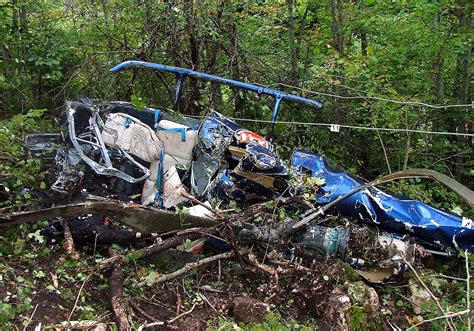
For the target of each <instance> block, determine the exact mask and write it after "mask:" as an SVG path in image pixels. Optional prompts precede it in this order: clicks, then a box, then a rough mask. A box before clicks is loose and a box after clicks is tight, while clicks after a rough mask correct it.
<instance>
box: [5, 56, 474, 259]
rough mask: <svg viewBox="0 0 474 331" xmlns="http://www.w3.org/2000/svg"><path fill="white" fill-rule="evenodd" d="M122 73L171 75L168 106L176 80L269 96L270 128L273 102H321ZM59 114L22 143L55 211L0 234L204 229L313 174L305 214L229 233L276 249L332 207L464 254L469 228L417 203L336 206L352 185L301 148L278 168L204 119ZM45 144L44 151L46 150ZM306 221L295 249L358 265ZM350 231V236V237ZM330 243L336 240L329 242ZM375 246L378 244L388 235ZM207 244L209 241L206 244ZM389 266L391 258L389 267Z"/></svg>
mask: <svg viewBox="0 0 474 331" xmlns="http://www.w3.org/2000/svg"><path fill="white" fill-rule="evenodd" d="M134 65H135V66H136V65H138V66H140V67H151V68H154V69H158V70H164V71H170V72H173V73H176V74H177V75H178V87H177V94H176V97H177V100H176V101H175V108H176V107H177V105H178V102H177V101H179V100H178V99H179V97H180V88H181V83H182V79H184V77H186V76H191V77H196V78H202V79H206V80H214V81H217V82H220V83H223V84H229V85H231V86H235V87H239V88H243V89H247V90H250V91H254V92H257V93H263V94H267V95H270V96H273V97H274V98H275V107H274V113H273V116H272V124H274V122H275V120H276V117H277V113H278V108H279V106H280V103H281V101H282V100H283V99H285V100H288V101H296V102H301V103H306V104H309V105H312V106H316V107H320V106H321V105H320V104H319V103H317V102H315V101H313V100H309V99H305V98H301V97H297V96H294V95H291V94H285V93H283V92H280V91H276V90H270V89H263V88H261V87H258V86H255V85H251V84H245V83H241V82H236V81H232V80H227V79H223V78H220V77H217V76H212V75H207V74H202V73H196V72H193V71H190V70H187V69H181V68H175V67H167V66H164V67H163V66H161V65H154V64H147V63H142V62H133V61H132V62H127V63H125V64H123V65H119V66H117V67H116V68H114V70H115V71H117V70H120V69H122V68H124V67H126V66H134ZM175 110H176V109H175ZM65 118H66V123H65V125H64V126H63V127H62V134H52V135H44V134H43V135H38V136H36V135H32V136H29V137H28V139H27V147H28V148H29V150H30V152H31V155H32V156H38V155H40V154H41V153H40V152H41V150H45V151H46V150H49V153H46V155H48V157H49V158H50V159H51V158H52V156H51V155H52V153H51V151H52V150H54V153H53V155H54V154H55V155H56V156H55V162H56V166H57V169H58V176H57V179H56V181H55V182H54V183H52V186H51V189H52V191H53V192H55V199H56V201H55V203H56V204H58V202H61V201H62V204H63V205H60V206H56V207H51V208H49V209H45V210H42V211H30V212H26V213H23V214H21V213H20V214H14V215H7V216H4V217H0V226H6V225H11V224H17V223H19V222H21V221H22V220H23V221H32V220H34V219H35V218H36V217H41V218H42V219H45V218H49V219H50V218H53V217H55V216H65V217H66V216H67V217H73V216H79V215H84V214H91V213H92V214H95V213H97V214H100V215H107V216H111V217H113V218H114V220H115V221H116V222H118V223H121V224H122V225H124V226H126V227H128V228H131V229H133V230H135V231H139V232H149V233H151V232H157V233H161V232H166V231H172V230H178V229H184V228H189V227H206V226H213V225H216V224H218V223H219V222H220V221H223V219H224V218H223V217H222V213H221V212H220V211H219V206H221V205H230V204H231V203H232V204H234V207H233V208H234V210H235V209H236V207H238V208H245V207H247V206H249V205H251V204H254V203H261V202H265V201H279V199H281V198H283V197H292V196H293V197H294V196H297V195H299V194H301V191H302V190H301V187H299V185H301V183H302V182H303V181H302V180H291V181H290V180H289V177H292V178H293V179H295V178H300V179H302V178H303V177H305V176H307V175H308V174H309V175H310V176H313V177H318V178H320V179H321V180H322V181H321V183H323V184H322V185H320V186H319V187H318V188H317V191H316V199H315V201H309V202H307V204H309V205H310V206H311V207H306V210H303V214H302V215H303V216H298V215H294V216H292V217H290V218H287V219H285V220H280V222H279V224H278V225H276V226H275V227H274V228H273V230H271V231H270V230H269V229H270V228H269V225H268V224H265V225H264V226H263V227H262V228H259V225H254V224H252V226H247V225H245V224H243V223H241V222H240V220H239V226H238V227H235V229H234V230H235V231H236V232H237V236H238V235H239V233H241V234H243V233H246V235H250V236H251V237H252V236H253V238H254V239H255V240H263V239H262V238H264V240H267V242H270V241H272V240H275V241H281V239H282V238H287V237H288V236H289V237H291V236H293V235H294V234H295V233H294V232H295V231H292V230H291V229H292V227H291V226H292V224H294V223H295V222H298V220H299V219H300V218H301V217H303V218H304V217H305V215H307V214H310V213H312V212H313V213H314V212H315V211H317V208H318V207H320V206H324V205H327V204H328V203H334V202H337V203H336V204H335V205H334V206H331V208H330V209H329V210H327V211H326V213H332V214H335V215H342V216H344V217H345V218H347V219H349V220H351V221H352V222H353V223H354V225H351V227H357V226H358V225H356V224H357V223H358V224H361V223H362V224H365V225H367V226H369V227H376V228H380V229H382V230H384V231H387V232H389V233H392V234H393V235H392V237H391V238H393V240H394V242H396V243H398V242H399V241H400V240H399V239H396V238H395V237H397V238H400V237H399V236H401V235H405V234H408V235H409V236H410V237H412V238H414V239H415V241H416V243H417V244H421V245H423V246H426V247H428V248H430V249H441V250H443V249H451V250H456V249H467V250H470V251H474V232H473V230H472V228H471V223H472V221H471V220H469V219H466V218H461V217H459V216H457V215H454V214H451V213H449V212H445V211H442V210H439V209H436V208H433V207H431V206H429V205H426V204H424V203H422V202H419V201H415V200H411V199H408V198H403V197H397V196H393V195H391V194H388V193H386V192H384V191H382V190H380V189H378V188H376V187H368V188H366V189H363V190H361V191H359V192H357V193H353V194H352V195H350V196H348V197H347V198H345V199H343V200H342V201H340V202H339V201H338V199H339V198H340V197H342V196H344V195H347V194H348V193H350V192H351V191H352V190H354V189H357V188H358V187H362V186H363V185H364V182H363V181H361V180H360V179H358V178H356V177H353V176H351V175H349V174H347V173H346V172H344V171H336V170H334V169H331V167H329V166H328V165H327V162H326V161H325V159H324V157H322V156H320V155H317V154H313V153H310V152H305V151H301V150H297V151H295V153H294V155H293V157H292V159H291V165H290V166H289V165H287V164H286V163H285V162H284V161H283V160H281V159H280V158H279V157H278V156H277V155H276V153H275V151H274V148H273V145H272V142H271V139H269V138H264V137H262V136H260V135H259V134H257V133H254V132H251V131H249V130H247V129H245V128H243V127H241V126H240V125H238V124H237V123H234V122H232V121H231V120H229V119H228V118H226V117H225V116H223V115H222V114H220V113H218V112H215V111H213V112H210V113H209V114H208V115H207V116H205V117H204V119H203V120H202V121H197V120H196V119H194V118H190V117H186V116H180V115H179V114H178V113H176V112H169V111H163V110H160V109H153V108H146V107H145V109H142V110H138V109H137V108H136V107H135V106H133V105H132V104H130V103H126V102H102V101H98V100H89V99H83V100H78V101H68V102H66V106H65ZM272 124H271V125H270V128H269V136H271V132H272V129H273V125H272ZM52 142H55V143H56V144H55V145H52ZM58 142H59V145H58ZM458 184H459V183H458ZM461 186H462V185H460V184H459V186H458V187H461ZM460 190H461V191H462V192H464V194H465V195H467V196H470V198H469V199H470V201H472V194H473V193H472V191H470V190H469V189H467V188H465V187H461V188H460ZM94 196H100V197H102V199H104V198H105V199H106V200H97V197H96V198H94V201H92V202H91V201H90V200H91V197H94ZM119 200H122V201H126V202H119ZM299 215H301V214H299ZM315 215H316V216H321V215H322V213H320V214H318V213H317V212H316V214H315ZM254 216H255V218H256V215H254ZM316 216H315V217H316ZM271 219H272V220H273V219H274V218H273V217H271ZM313 219H314V217H313V218H312V220H313ZM245 222H249V223H251V222H252V219H248V218H247V219H246V220H245ZM285 222H287V223H288V224H285ZM314 222H316V224H310V226H309V229H308V232H307V233H306V235H304V238H303V239H302V241H301V242H300V244H298V245H297V246H298V247H303V248H306V249H312V248H314V247H316V248H317V249H318V251H319V252H321V251H323V252H324V253H325V254H327V255H330V256H333V257H338V258H341V259H345V256H346V255H345V252H346V250H348V251H350V252H352V253H353V254H354V256H352V255H351V256H350V261H352V260H354V261H359V262H357V263H360V261H361V259H360V258H357V256H356V255H359V257H360V255H364V254H365V253H363V252H362V251H363V250H360V249H358V248H357V247H351V246H350V245H351V242H350V241H349V239H344V238H346V237H347V238H349V232H347V231H346V229H344V228H341V227H338V228H332V230H331V228H321V227H318V226H319V223H320V222H319V221H318V220H317V219H315V220H314V221H313V223H314ZM306 225H307V224H305V227H306ZM305 227H302V228H301V229H300V228H298V231H300V230H302V229H303V228H305ZM236 229H237V230H236ZM238 229H241V230H242V231H240V232H239V230H238ZM262 229H268V230H269V231H267V230H265V231H264V230H262ZM293 229H294V228H293ZM311 231H312V232H311ZM364 231H365V230H364ZM367 231H371V230H367ZM269 233H271V236H270V235H269ZM315 233H317V234H318V235H315ZM350 233H352V234H357V233H359V232H358V231H356V230H354V229H353V230H351V232H350ZM300 234H301V231H300ZM336 235H337V237H338V238H339V235H340V237H341V238H339V239H337V240H335V239H334V238H333V237H334V236H336ZM328 236H332V237H331V238H332V239H331V238H329V237H328ZM326 237H327V238H326ZM272 238H273V239H272ZM352 238H354V235H352ZM381 238H382V239H383V240H385V242H386V241H387V240H388V239H387V238H390V236H386V235H384V236H382V237H381ZM300 239H301V238H300ZM382 239H380V240H382ZM212 240H213V241H214V242H215V241H216V239H215V238H213V239H212ZM325 240H326V241H327V242H326V243H325ZM328 240H329V241H328ZM380 240H374V242H376V243H377V245H378V246H377V247H378V248H380V250H382V251H383V250H384V249H385V253H386V254H385V253H384V254H385V255H383V254H382V255H383V256H384V259H381V260H380V263H382V264H383V263H389V264H390V263H395V262H394V261H395V260H396V259H395V258H394V257H395V256H397V254H398V253H399V252H398V251H397V247H399V246H401V245H399V244H397V245H398V246H397V245H395V244H383V243H382V241H383V240H382V241H380ZM315 241H317V242H315ZM214 244H215V245H216V246H219V244H217V243H214ZM336 244H337V245H339V246H337V245H336ZM335 245H336V246H335ZM374 245H375V244H374ZM407 245H408V244H407ZM220 246H221V247H223V246H225V247H227V249H228V248H229V245H228V244H225V245H222V243H221V244H220ZM346 246H347V247H346ZM404 247H405V248H406V247H408V246H404ZM410 247H411V246H410ZM405 248H403V249H405ZM341 250H342V251H341ZM388 250H390V252H389V253H387V252H388ZM341 252H343V253H341ZM397 252H398V253H397ZM352 253H351V254H352ZM387 261H389V262H387ZM396 263H401V262H400V260H396ZM368 264H370V263H368Z"/></svg>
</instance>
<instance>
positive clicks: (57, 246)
mask: <svg viewBox="0 0 474 331" xmlns="http://www.w3.org/2000/svg"><path fill="white" fill-rule="evenodd" d="M46 224H47V223H46V222H42V223H38V224H34V225H25V224H23V225H20V226H16V227H13V228H9V229H8V230H3V231H2V233H0V235H1V237H2V239H1V241H0V243H1V244H0V245H1V246H2V247H1V248H2V252H3V256H2V258H1V260H0V284H1V286H0V300H1V301H0V302H1V306H0V323H1V324H2V325H3V326H4V327H6V328H8V329H24V328H26V329H34V328H35V327H37V326H38V325H41V327H42V328H48V327H50V328H52V327H61V328H66V327H74V328H84V327H85V328H86V329H91V328H96V329H101V328H103V327H104V326H107V325H108V326H112V325H114V323H115V320H114V314H113V309H112V307H111V300H110V296H111V292H112V294H113V290H111V282H110V276H111V272H113V271H110V270H109V271H106V272H101V271H98V269H97V268H95V266H97V264H98V263H100V262H101V261H103V260H104V259H105V257H104V256H106V252H107V251H104V249H102V248H100V247H99V248H97V247H96V248H93V247H83V248H78V252H79V259H73V258H72V256H71V255H70V254H68V253H66V250H65V248H64V247H63V245H61V242H55V243H52V242H51V241H50V240H48V239H47V238H46V237H44V236H43V235H42V234H41V228H42V227H44V226H45V225H46ZM174 252H175V253H176V251H174ZM8 253H10V254H8ZM203 253H209V252H205V251H204V252H203ZM94 254H95V255H94ZM201 257H202V256H201ZM195 259H196V258H195V257H194V256H192V255H189V254H182V253H181V254H172V253H170V252H165V254H161V256H158V257H151V258H148V259H144V260H137V261H131V262H129V263H126V264H125V265H124V266H123V267H122V268H121V269H122V270H123V271H124V282H123V290H124V297H125V301H126V302H127V307H128V308H127V309H128V311H127V318H128V322H129V323H130V326H131V327H132V328H133V329H137V328H139V327H140V326H142V327H143V326H146V325H147V324H148V325H149V324H150V323H155V325H156V324H158V326H155V328H158V329H176V330H178V329H186V330H202V329H206V328H207V329H209V328H210V329H238V328H243V329H256V330H262V329H274V328H279V329H301V328H310V329H314V328H316V327H318V326H319V327H325V326H326V327H336V328H339V327H342V328H344V327H349V328H351V329H365V328H381V329H390V328H391V327H392V326H393V327H400V328H406V327H409V326H412V325H416V324H418V323H423V321H424V320H427V319H430V318H436V317H438V316H442V315H445V314H446V313H447V310H448V309H449V311H450V312H451V313H453V312H456V311H462V310H461V307H463V306H465V305H466V292H465V284H466V283H465V280H464V279H463V277H465V269H464V267H465V263H464V262H465V261H464V260H463V259H456V258H454V259H453V258H450V259H445V260H439V259H437V260H434V259H433V260H431V263H428V265H426V266H425V267H424V268H423V269H418V270H417V274H418V277H417V276H415V275H414V274H413V273H411V272H406V273H405V274H403V275H402V276H400V277H398V278H397V279H396V281H394V282H390V283H387V284H371V283H368V282H364V281H363V280H362V279H361V278H360V277H359V276H358V275H357V274H356V273H354V270H353V269H352V268H350V267H349V266H348V265H346V264H344V263H342V262H340V261H338V260H332V259H326V260H317V261H316V260H309V259H308V260H300V261H299V262H298V263H296V264H293V265H292V268H286V269H285V271H283V270H284V269H283V268H278V267H277V266H274V268H273V270H277V271H278V273H276V274H275V273H272V272H273V271H272V270H266V269H265V268H259V266H262V265H259V264H258V263H257V264H255V265H254V266H252V265H249V264H246V263H242V262H239V259H238V258H232V259H226V260H221V261H215V262H212V263H210V264H207V265H206V266H202V267H199V268H195V269H192V270H191V271H189V272H187V273H185V274H184V275H181V276H180V277H176V278H174V279H170V280H169V281H167V282H164V283H159V284H156V283H155V281H156V279H157V278H158V277H159V276H160V275H163V274H166V273H169V272H172V271H175V270H177V269H179V268H181V267H182V266H183V265H184V264H185V263H187V262H191V261H193V260H195ZM267 261H268V262H267V263H269V264H270V263H271V261H270V257H269V258H268V260H267ZM255 266H257V267H255ZM423 284H424V285H423ZM425 285H426V286H427V287H428V288H429V289H430V291H431V292H432V294H433V296H434V297H436V300H437V301H438V302H439V303H440V305H441V307H442V309H443V312H441V311H440V309H439V308H438V307H437V306H436V303H435V300H434V299H433V297H431V296H430V294H429V292H427V291H426V290H424V289H423V288H422V287H423V286H425ZM345 297H349V299H350V301H351V303H349V304H348V305H347V304H343V303H344V298H345ZM467 299H468V300H469V299H470V298H469V296H467ZM445 309H446V311H445ZM466 316H467V315H466V314H461V315H460V316H457V317H455V318H453V321H452V323H453V324H455V325H456V326H457V327H462V326H464V327H465V326H466V324H465V323H466ZM78 321H79V324H76V325H75V326H74V323H76V322H78ZM445 322H446V321H445V319H443V318H441V319H439V320H436V321H435V323H438V324H434V325H433V324H431V325H430V324H429V323H426V324H422V325H421V326H420V327H421V328H422V329H423V328H430V327H441V328H442V327H444V325H445V324H444V323H445ZM151 326H153V324H152V325H151Z"/></svg>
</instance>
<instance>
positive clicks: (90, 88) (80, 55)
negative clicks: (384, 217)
mask: <svg viewBox="0 0 474 331" xmlns="http://www.w3.org/2000/svg"><path fill="white" fill-rule="evenodd" d="M473 6H474V4H473V3H472V2H471V1H468V0H413V1H410V0H400V1H391V0H377V1H375V0H364V1H361V0H352V1H347V0H346V1H343V0H328V1H321V0H299V1H297V0H286V1H285V0H275V1H264V0H248V1H193V0H182V1H163V2H162V1H151V0H88V1H84V0H66V1H59V0H49V1H26V0H3V1H2V2H0V114H1V115H0V117H1V118H2V119H3V120H7V119H9V118H11V117H12V116H13V115H15V114H27V113H28V111H29V110H31V109H36V110H37V111H36V113H34V114H36V115H38V114H39V115H41V114H43V111H39V109H47V111H45V112H44V114H43V115H42V117H41V118H42V119H45V120H47V121H48V120H49V121H50V120H52V119H55V118H58V117H59V114H60V113H61V107H62V105H63V103H64V100H65V99H72V98H76V97H79V96H88V97H92V98H101V99H105V100H126V101H130V100H131V101H132V102H135V103H145V104H146V105H149V106H152V107H162V108H166V107H170V106H171V105H172V100H173V98H174V93H175V90H174V89H175V79H176V78H175V76H173V75H168V74H163V73H159V72H156V71H152V70H146V69H141V70H129V71H127V72H124V73H120V74H113V73H111V72H110V71H109V69H110V68H111V67H112V66H114V65H116V64H118V63H120V62H122V61H124V60H130V59H136V60H142V61H150V62H157V63H163V64H169V65H174V66H179V67H185V68H190V69H194V70H198V71H202V72H207V73H211V74H215V75H221V76H224V77H228V78H233V79H237V80H241V81H246V82H251V83H255V84H261V85H264V86H269V87H272V88H276V89H281V90H284V91H287V92H291V93H297V94H299V95H303V96H306V97H310V98H313V99H315V100H318V101H321V102H322V103H323V104H324V108H323V109H322V110H316V109H311V108H309V107H303V106H300V105H294V104H289V103H287V102H283V104H282V107H281V108H280V113H279V120H282V121H299V122H316V123H336V124H340V125H349V126H358V127H360V126H362V127H379V128H392V129H411V130H420V131H442V132H457V133H465V132H471V133H472V128H473V118H474V116H473V114H474V113H473V107H472V91H473V89H472V70H473V66H472V49H473V25H474V23H473V22H474V20H473V18H472V9H473ZM184 92H185V93H184V96H183V98H182V102H181V105H180V109H181V111H182V112H183V113H187V114H194V115H198V114H200V115H204V114H206V113H207V112H208V111H209V110H210V109H215V110H217V111H220V112H222V113H224V114H226V115H228V116H233V117H239V118H249V119H262V120H269V119H270V117H271V111H272V106H273V101H272V100H271V99H270V98H267V97H261V96H256V95H254V94H251V93H245V92H242V91H240V92H238V91H237V90H233V89H230V88H227V87H222V86H219V85H215V84H210V83H206V82H202V81H197V80H187V81H186V85H185V89H184ZM30 114H31V112H30ZM39 115H38V116H37V117H38V118H39ZM30 117H31V116H30ZM33 118H35V119H34V121H36V120H37V119H36V117H35V116H33ZM30 119H31V118H30ZM30 124H31V123H30ZM241 124H242V125H244V126H247V127H249V128H252V129H255V130H259V131H260V132H262V131H263V132H264V130H266V125H267V124H266V123H260V124H258V123H248V122H242V123H241ZM30 127H31V126H30ZM276 130H277V131H276V143H277V146H278V147H277V148H278V152H279V153H280V154H281V155H282V156H284V157H287V156H289V155H290V154H291V152H292V150H293V148H295V147H300V148H304V149H308V150H312V151H318V152H322V153H324V154H326V155H327V156H329V157H331V158H332V159H334V160H335V161H336V162H338V163H340V164H342V165H343V166H344V167H345V168H347V169H349V170H350V171H352V172H354V173H357V174H360V175H361V176H362V177H365V178H368V179H372V178H374V177H376V176H379V175H381V174H386V173H388V172H392V171H397V170H401V169H406V168H431V169H434V170H437V171H440V172H443V173H445V174H448V175H450V176H452V177H454V178H456V179H457V180H460V181H462V182H463V183H464V184H465V185H467V186H470V187H471V188H472V186H473V185H472V184H473V180H472V178H473V170H472V169H473V163H474V162H473V158H472V152H473V148H472V146H473V145H472V143H473V139H472V136H470V137H467V136H454V135H440V134H427V133H417V132H404V131H401V132H390V131H383V130H363V129H361V128H341V130H340V132H338V133H336V132H331V131H330V130H329V128H328V127H327V126H315V125H313V126H307V125H293V124H292V125H288V124H279V125H277V127H276ZM397 185H398V187H397V188H398V189H400V190H401V193H405V194H407V193H410V194H411V195H414V196H415V197H416V198H420V199H423V200H425V201H426V202H432V203H437V201H444V202H440V203H444V204H445V205H444V207H446V208H449V209H453V208H456V206H457V205H456V202H454V201H455V200H454V197H453V196H451V195H450V194H451V193H448V192H447V191H446V190H443V189H441V188H438V187H437V186H433V185H432V184H429V185H428V184H425V183H424V182H421V183H418V182H415V181H413V182H410V181H407V182H403V181H402V182H400V183H398V184H397Z"/></svg>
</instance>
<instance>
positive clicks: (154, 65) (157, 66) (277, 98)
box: [110, 61, 323, 132]
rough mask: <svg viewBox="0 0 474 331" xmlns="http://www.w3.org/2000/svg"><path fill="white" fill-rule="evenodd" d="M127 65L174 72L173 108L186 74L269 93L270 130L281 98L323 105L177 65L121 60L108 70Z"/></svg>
mask: <svg viewBox="0 0 474 331" xmlns="http://www.w3.org/2000/svg"><path fill="white" fill-rule="evenodd" d="M128 67H146V68H152V69H156V70H161V71H166V72H171V73H175V74H176V75H177V76H178V84H177V89H176V99H175V103H174V107H175V108H176V107H177V104H178V102H179V98H180V95H181V85H182V81H183V79H184V77H186V76H190V77H194V78H198V79H203V80H210V81H214V82H219V83H222V84H225V85H230V86H235V87H238V88H241V89H244V90H248V91H252V92H255V93H258V94H266V95H270V96H272V97H274V98H275V106H274V109H273V114H272V121H271V123H270V128H269V129H270V132H271V131H272V130H273V127H274V126H275V121H276V119H277V115H278V109H279V107H280V103H281V100H283V99H285V100H288V101H294V102H298V103H302V104H307V105H310V106H313V107H316V108H317V109H320V108H322V106H323V105H322V104H321V103H319V102H317V101H314V100H311V99H307V98H303V97H300V96H298V95H294V94H288V93H284V92H282V91H278V90H273V89H269V88H266V87H262V86H257V85H253V84H248V83H244V82H239V81H237V80H233V79H228V78H223V77H219V76H214V75H210V74H206V73H203V72H199V71H194V70H190V69H185V68H179V67H173V66H168V65H164V64H158V63H151V62H143V61H125V62H122V63H120V64H118V65H116V66H115V67H113V68H112V69H110V70H111V71H113V72H118V71H120V70H122V69H125V68H128Z"/></svg>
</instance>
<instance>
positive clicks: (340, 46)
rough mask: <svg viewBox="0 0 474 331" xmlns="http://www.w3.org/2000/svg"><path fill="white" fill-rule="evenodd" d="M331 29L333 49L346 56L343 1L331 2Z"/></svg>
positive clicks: (332, 0)
mask: <svg viewBox="0 0 474 331" xmlns="http://www.w3.org/2000/svg"><path fill="white" fill-rule="evenodd" d="M331 28H332V40H333V47H334V49H335V50H336V51H338V52H339V53H340V54H341V55H344V19H343V11H342V0H331Z"/></svg>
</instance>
